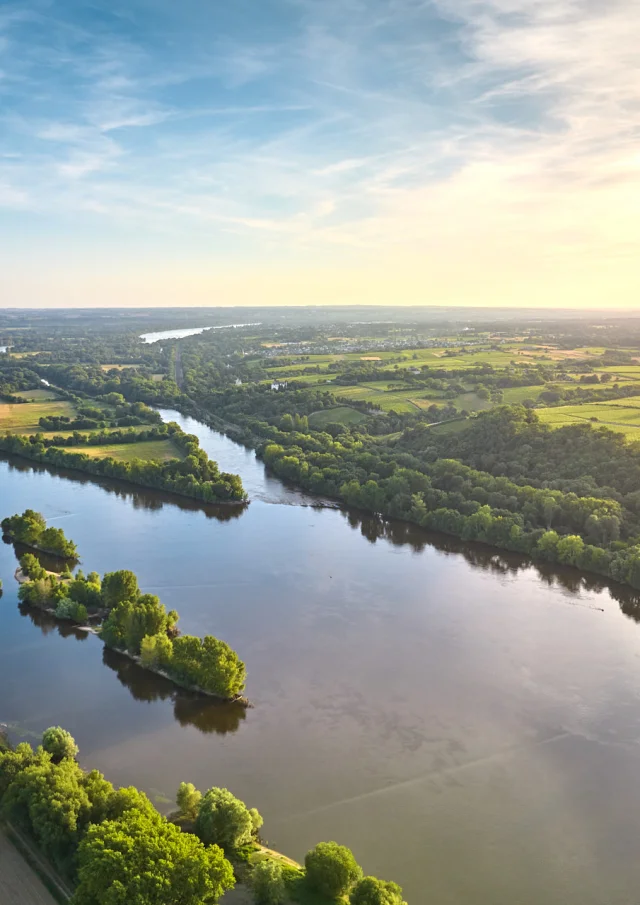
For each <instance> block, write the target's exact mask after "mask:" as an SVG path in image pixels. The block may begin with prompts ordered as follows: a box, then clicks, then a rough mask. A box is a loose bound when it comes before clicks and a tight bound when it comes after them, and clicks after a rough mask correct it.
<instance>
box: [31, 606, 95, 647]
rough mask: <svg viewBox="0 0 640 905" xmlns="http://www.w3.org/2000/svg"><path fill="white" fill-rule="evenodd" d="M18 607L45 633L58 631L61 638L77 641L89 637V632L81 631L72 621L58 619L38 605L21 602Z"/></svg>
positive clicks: (49, 633)
mask: <svg viewBox="0 0 640 905" xmlns="http://www.w3.org/2000/svg"><path fill="white" fill-rule="evenodd" d="M18 609H19V610H20V613H21V614H22V615H23V616H26V617H27V618H28V619H30V620H31V622H32V623H33V624H34V625H35V626H37V628H39V629H40V631H41V632H42V634H43V635H51V634H53V633H54V632H57V633H58V634H59V635H60V637H61V638H75V639H76V641H86V640H87V638H88V637H89V635H88V634H87V632H83V631H80V630H79V629H77V628H76V627H75V626H74V625H73V624H72V623H71V622H66V621H63V620H60V619H56V618H55V617H54V616H52V615H51V613H47V612H45V611H44V610H39V609H38V607H35V606H29V605H28V604H26V603H20V604H18Z"/></svg>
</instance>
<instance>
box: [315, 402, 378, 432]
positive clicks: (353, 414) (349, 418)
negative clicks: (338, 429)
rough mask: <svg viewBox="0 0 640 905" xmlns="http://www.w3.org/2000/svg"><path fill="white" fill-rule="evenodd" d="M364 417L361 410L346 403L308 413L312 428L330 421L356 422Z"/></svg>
mask: <svg viewBox="0 0 640 905" xmlns="http://www.w3.org/2000/svg"><path fill="white" fill-rule="evenodd" d="M366 417H367V416H366V415H363V414H362V412H358V411H357V410H356V409H352V408H349V406H348V405H339V406H338V407H337V408H332V409H323V410H322V411H319V412H313V414H312V415H309V425H310V426H311V427H314V428H323V427H324V426H325V425H326V424H329V422H330V421H335V422H338V423H340V424H358V423H359V422H360V421H364V420H365V418H366Z"/></svg>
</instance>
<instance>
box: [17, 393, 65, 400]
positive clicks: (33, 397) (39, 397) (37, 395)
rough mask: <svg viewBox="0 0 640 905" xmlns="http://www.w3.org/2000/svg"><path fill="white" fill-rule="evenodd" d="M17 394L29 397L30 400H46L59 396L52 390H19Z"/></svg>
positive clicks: (25, 397)
mask: <svg viewBox="0 0 640 905" xmlns="http://www.w3.org/2000/svg"><path fill="white" fill-rule="evenodd" d="M15 395H16V396H22V398H23V399H28V400H29V401H30V402H45V401H47V400H51V399H57V398H58V397H57V396H56V394H55V393H53V392H52V391H51V390H18V392H17V393H16V394H15Z"/></svg>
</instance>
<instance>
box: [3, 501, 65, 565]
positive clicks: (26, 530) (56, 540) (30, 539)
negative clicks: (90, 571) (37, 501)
mask: <svg viewBox="0 0 640 905" xmlns="http://www.w3.org/2000/svg"><path fill="white" fill-rule="evenodd" d="M0 527H1V528H2V533H3V534H4V535H6V536H7V537H8V538H10V539H11V540H12V541H15V542H16V543H18V544H24V546H25V547H31V548H32V549H33V550H39V551H40V552H41V553H51V554H52V555H53V556H58V557H60V558H61V559H72V560H77V559H78V550H77V547H76V545H75V544H74V543H73V541H70V540H69V539H68V538H66V537H65V534H64V531H63V530H62V529H61V528H47V523H46V520H45V518H44V516H43V515H42V514H41V513H40V512H35V511H34V510H33V509H25V511H24V512H23V513H22V515H12V516H10V517H9V518H5V519H3V520H2V522H1V523H0Z"/></svg>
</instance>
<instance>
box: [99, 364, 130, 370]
mask: <svg viewBox="0 0 640 905" xmlns="http://www.w3.org/2000/svg"><path fill="white" fill-rule="evenodd" d="M137 367H138V365H100V370H101V371H113V370H116V371H124V370H126V369H127V368H137Z"/></svg>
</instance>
